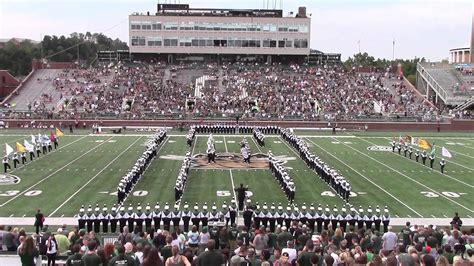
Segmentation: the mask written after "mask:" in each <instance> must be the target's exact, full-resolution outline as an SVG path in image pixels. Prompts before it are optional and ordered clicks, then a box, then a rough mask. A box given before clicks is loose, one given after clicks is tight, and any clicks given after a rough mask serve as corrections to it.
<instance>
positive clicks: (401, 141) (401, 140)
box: [398, 135, 405, 145]
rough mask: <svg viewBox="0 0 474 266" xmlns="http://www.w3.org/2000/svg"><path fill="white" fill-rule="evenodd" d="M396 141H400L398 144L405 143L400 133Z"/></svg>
mask: <svg viewBox="0 0 474 266" xmlns="http://www.w3.org/2000/svg"><path fill="white" fill-rule="evenodd" d="M398 142H400V144H402V145H405V140H404V139H403V138H402V135H400V137H399V138H398Z"/></svg>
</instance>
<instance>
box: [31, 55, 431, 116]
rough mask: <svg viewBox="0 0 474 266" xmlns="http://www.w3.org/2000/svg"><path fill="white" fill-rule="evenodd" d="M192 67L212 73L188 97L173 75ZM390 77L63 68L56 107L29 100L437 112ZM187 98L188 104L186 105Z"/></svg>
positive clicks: (285, 112) (121, 107)
mask: <svg viewBox="0 0 474 266" xmlns="http://www.w3.org/2000/svg"><path fill="white" fill-rule="evenodd" d="M197 69H198V70H199V71H198V70H197ZM167 73H168V74H167ZM169 73H171V74H169ZM197 73H209V74H210V75H211V76H212V77H213V78H212V79H210V81H209V82H205V84H203V88H202V90H201V95H198V96H197V97H194V88H193V86H194V84H193V83H190V82H188V79H180V78H179V77H177V76H181V75H186V76H189V77H193V78H194V79H195V78H198V76H196V75H198V74H197ZM393 79H395V77H394V76H393V75H392V74H389V73H387V72H373V73H356V72H355V71H346V70H344V69H343V67H342V66H331V67H314V66H307V65H282V64H273V65H261V64H257V63H236V64H225V63H224V64H222V65H218V64H202V65H196V64H193V65H192V67H191V66H190V67H189V68H187V67H186V66H185V65H178V66H166V65H165V64H123V63H118V64H115V65H113V64H110V65H99V66H96V67H93V68H89V69H67V70H63V71H62V72H61V73H60V74H59V75H58V76H57V77H55V78H53V79H52V80H50V81H49V82H52V84H53V86H54V87H55V89H56V91H57V92H59V93H60V99H61V100H60V102H59V103H58V104H57V106H56V105H53V106H52V107H50V108H49V109H48V107H47V106H48V105H45V100H44V99H46V98H47V99H51V97H50V96H48V97H46V98H45V97H42V98H41V99H35V104H34V106H33V109H35V111H36V112H37V113H41V114H46V113H48V112H51V111H57V112H58V113H59V114H61V115H64V116H65V117H75V116H77V115H80V114H81V113H82V114H97V115H101V114H111V115H115V116H117V117H122V118H129V119H144V118H146V117H147V116H149V115H162V116H166V115H173V114H178V115H181V116H183V115H185V114H192V115H194V116H201V117H208V116H216V115H219V116H231V115H233V114H240V115H242V116H243V117H244V118H245V117H248V118H253V117H257V118H273V119H286V118H297V119H306V120H308V119H326V120H335V119H338V120H341V119H354V118H358V117H368V116H377V115H378V116H380V113H379V112H376V111H375V110H374V102H377V103H379V104H381V105H382V115H394V114H399V115H408V116H423V115H426V114H431V113H433V112H434V111H435V110H433V107H432V105H429V104H427V103H426V102H425V101H424V100H423V99H422V97H421V96H420V95H418V94H415V93H413V92H412V90H413V89H412V88H407V87H405V86H404V85H402V84H401V83H400V84H396V85H393V86H390V85H389V84H393V81H391V80H393ZM218 80H221V82H220V83H219V82H218ZM211 81H212V82H211ZM190 98H192V100H193V104H192V106H191V108H189V107H190V105H188V104H187V103H188V102H187V99H190Z"/></svg>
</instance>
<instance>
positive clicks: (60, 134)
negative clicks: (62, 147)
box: [55, 128, 64, 137]
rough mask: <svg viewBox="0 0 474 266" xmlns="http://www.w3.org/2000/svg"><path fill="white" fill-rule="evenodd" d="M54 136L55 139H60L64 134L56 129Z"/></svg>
mask: <svg viewBox="0 0 474 266" xmlns="http://www.w3.org/2000/svg"><path fill="white" fill-rule="evenodd" d="M55 135H56V136H57V137H62V136H64V133H63V132H62V131H61V130H60V129H59V128H56V134H55Z"/></svg>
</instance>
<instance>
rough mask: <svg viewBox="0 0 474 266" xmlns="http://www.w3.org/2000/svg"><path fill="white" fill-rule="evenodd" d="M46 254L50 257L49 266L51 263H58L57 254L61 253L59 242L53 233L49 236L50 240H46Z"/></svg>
mask: <svg viewBox="0 0 474 266" xmlns="http://www.w3.org/2000/svg"><path fill="white" fill-rule="evenodd" d="M46 247H47V250H46V255H47V257H48V266H49V265H51V264H52V265H53V266H55V265H56V256H57V255H58V254H59V250H58V242H57V241H56V238H55V237H54V236H53V235H51V236H49V239H48V241H47V242H46Z"/></svg>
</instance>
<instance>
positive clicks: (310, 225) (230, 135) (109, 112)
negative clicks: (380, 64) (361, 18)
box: [0, 4, 474, 265]
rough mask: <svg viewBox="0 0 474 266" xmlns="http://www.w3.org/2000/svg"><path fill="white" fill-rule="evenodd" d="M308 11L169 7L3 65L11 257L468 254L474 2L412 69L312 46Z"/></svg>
mask: <svg viewBox="0 0 474 266" xmlns="http://www.w3.org/2000/svg"><path fill="white" fill-rule="evenodd" d="M311 20H312V18H311V15H310V14H307V13H306V8H305V7H299V8H298V11H297V12H295V13H293V12H290V13H288V15H285V14H284V12H283V10H281V9H271V8H264V9H221V8H219V9H218V8H191V7H190V5H187V4H158V5H157V9H156V12H147V13H136V12H135V13H132V14H131V15H130V16H129V18H128V30H129V34H128V35H129V40H128V41H129V45H130V47H129V49H128V50H119V49H116V50H100V51H97V53H96V55H95V56H96V57H95V59H94V61H93V63H91V64H85V63H82V64H81V63H79V62H78V61H76V62H74V61H69V62H57V61H54V60H51V58H47V57H42V58H40V59H39V60H33V62H32V67H31V72H29V74H28V75H27V76H26V77H24V78H23V79H22V80H19V79H17V78H15V77H14V76H13V75H11V74H10V73H9V72H8V71H7V70H0V76H1V80H0V81H1V83H0V96H1V99H2V102H1V109H0V113H1V121H0V127H1V129H0V141H1V143H2V144H3V146H2V147H3V148H2V149H3V152H4V157H3V161H2V162H3V167H4V172H3V174H1V175H0V262H2V261H4V262H5V263H6V264H5V265H20V264H18V263H19V261H20V260H19V258H18V255H17V253H16V250H17V248H18V252H19V254H20V257H21V258H22V260H23V259H24V257H25V256H22V254H23V253H22V252H24V251H23V249H22V247H21V246H20V247H19V245H20V244H21V245H22V246H23V247H24V246H25V245H29V243H28V241H27V240H25V239H27V238H28V237H29V236H33V238H34V243H35V247H36V248H37V249H38V254H36V255H35V256H33V257H36V263H37V264H36V265H49V260H51V258H52V257H54V259H55V260H56V263H58V265H82V264H66V263H71V260H72V261H74V260H78V261H84V257H86V256H88V255H90V256H97V257H99V258H100V259H101V262H100V263H101V264H99V263H97V264H90V265H121V264H118V263H119V262H120V261H127V260H129V263H131V264H124V265H165V261H167V259H168V258H170V259H171V260H169V261H171V262H170V263H172V259H173V258H182V259H183V261H184V258H186V259H185V260H186V262H189V264H187V263H184V262H183V264H180V265H270V264H264V263H265V262H267V263H272V265H297V264H296V263H298V265H316V264H318V260H319V264H318V265H323V263H324V264H326V265H327V264H330V263H335V264H336V263H337V264H341V265H342V264H344V265H346V264H347V265H355V264H376V260H377V259H380V265H383V264H382V259H383V261H384V262H383V263H384V264H387V265H397V264H403V263H407V264H410V263H421V264H429V263H430V262H429V260H430V258H431V255H432V257H433V262H434V258H436V260H438V259H439V257H443V254H444V255H446V254H448V255H449V254H451V255H452V256H451V257H449V256H444V257H449V259H448V258H446V260H447V261H448V262H449V264H456V260H457V262H458V263H460V264H456V265H469V264H468V263H469V262H470V263H472V261H473V258H474V257H473V255H472V250H473V246H474V237H473V229H472V228H473V227H474V218H473V217H474V207H473V206H474V197H473V195H472V194H473V191H474V190H473V188H474V166H473V162H474V152H473V150H474V133H473V132H474V120H473V119H472V108H473V106H474V97H473V96H474V90H473V89H472V88H473V87H472V84H473V82H474V80H473V79H472V65H471V64H472V63H474V62H473V61H474V60H473V58H474V56H473V55H472V53H470V51H472V49H474V18H473V36H472V38H471V39H472V43H471V47H470V48H462V49H461V48H459V49H458V48H456V49H452V50H450V51H449V55H450V58H451V59H450V61H451V62H449V63H447V62H439V63H433V62H417V63H416V73H415V75H416V82H415V83H413V82H411V81H409V80H408V79H407V78H406V77H405V75H404V73H403V70H402V65H401V64H400V63H398V64H396V63H395V62H391V63H390V65H389V66H388V67H386V68H376V67H374V66H365V65H357V67H355V66H351V67H347V66H345V65H344V64H343V62H341V54H339V53H324V52H322V51H319V50H314V49H312V47H313V46H312V45H311V42H310V40H311ZM86 42H91V40H84V43H86ZM92 42H93V41H92ZM75 47H78V46H73V48H75ZM0 49H3V48H2V47H0ZM68 49H69V48H68ZM77 51H78V52H77V53H78V58H79V48H77ZM458 214H459V216H458ZM453 217H454V218H453ZM461 220H462V222H460V221H461ZM407 222H409V223H407ZM394 232H395V233H394ZM51 235H55V236H56V240H58V242H56V240H54V243H55V244H51V238H50V236H51ZM63 235H64V236H65V237H62V236H63ZM198 235H199V238H198V240H196V239H194V238H193V237H192V236H196V237H197V236H198ZM60 236H61V237H60ZM60 238H62V239H63V240H64V238H65V240H64V241H65V242H59V239H60ZM389 238H392V239H391V240H390V239H389ZM393 238H395V240H393ZM425 238H426V239H425ZM390 241H391V242H390ZM66 242H67V243H66ZM392 242H393V243H392ZM12 243H13V244H12ZM31 243H33V242H31ZM51 245H53V246H54V249H55V251H54V252H53V253H54V254H53V253H51V252H48V250H49V251H50V250H51V249H50V248H51ZM146 246H147V248H146ZM173 246H176V247H177V248H176V250H175V248H173ZM96 249H97V252H96ZM107 249H111V252H110V253H103V254H105V255H103V256H102V255H101V254H100V252H107V251H106V250H107ZM144 249H148V251H146V252H147V253H153V252H154V253H156V254H157V258H153V256H150V255H148V256H147V255H143V254H144V252H145V251H144ZM124 250H125V251H124ZM150 250H151V251H150ZM351 250H352V251H351ZM354 250H356V251H354ZM469 250H470V251H469ZM99 251H100V252H99ZM293 251H294V254H293V253H292V252H293ZM25 252H26V251H25ZM124 252H125V255H124V254H122V253H124ZM83 254H85V255H83ZM91 254H92V255H91ZM179 254H182V255H183V256H181V257H180V256H179ZM374 254H375V255H374ZM37 255H39V256H37ZM395 255H396V256H395ZM74 256H76V257H74ZM368 256H370V257H371V258H370V260H372V262H370V261H368ZM372 256H373V257H372ZM376 257H377V259H376ZM402 257H403V258H404V259H403V260H406V261H402V259H401V258H402ZM455 257H458V258H456V259H455ZM86 260H87V259H86ZM153 260H154V261H153ZM425 260H426V261H425ZM453 260H454V261H453ZM314 261H316V263H314ZM323 261H324V262H323ZM109 262H110V264H109ZM167 263H168V262H167ZM285 263H286V264H285ZM311 263H313V264H311ZM1 264H2V265H3V263H1ZM25 265H26V264H25ZM166 265H172V264H166ZM430 265H434V264H430Z"/></svg>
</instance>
